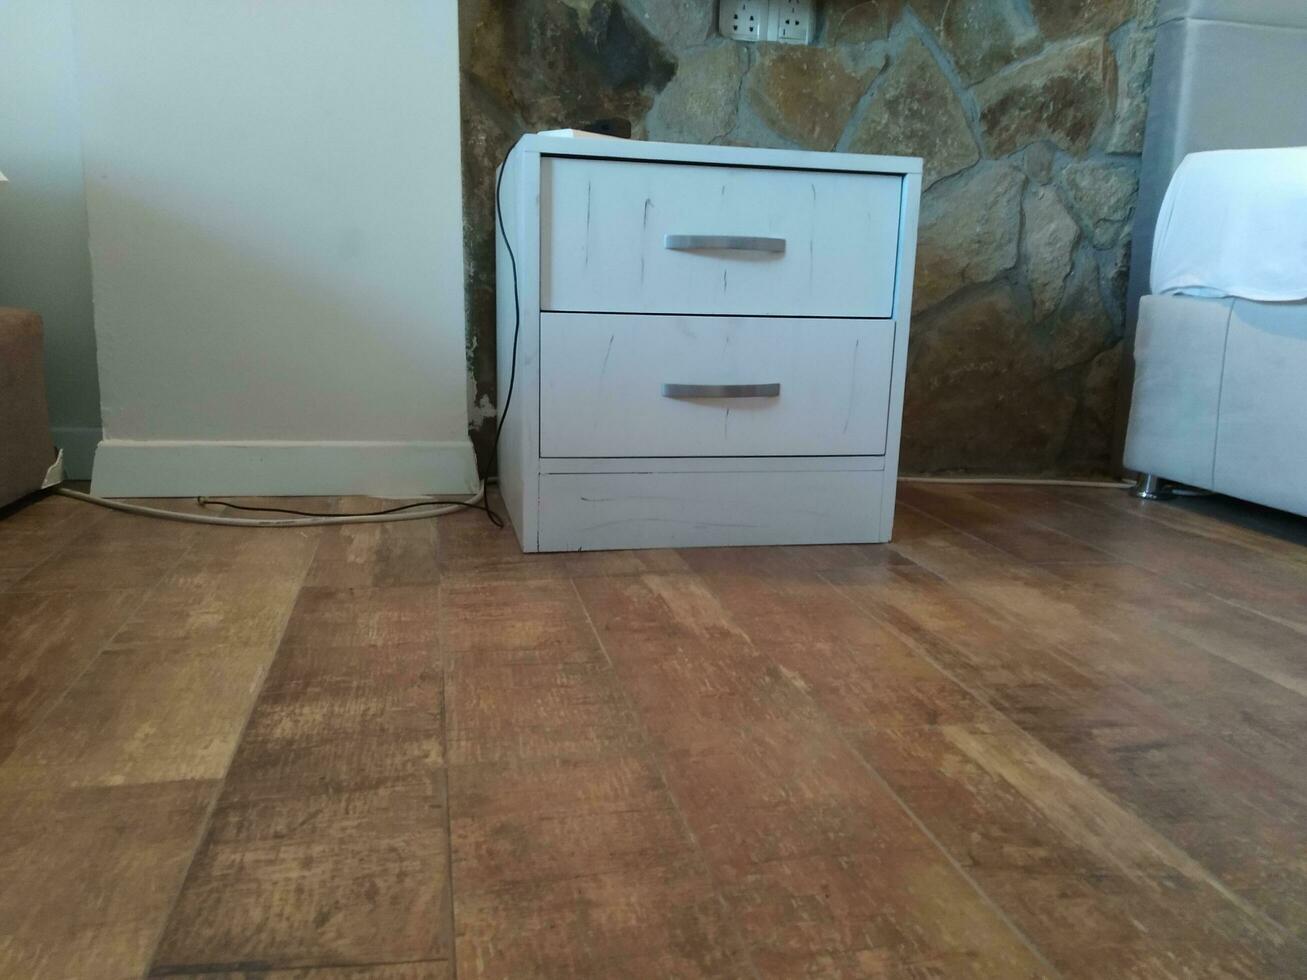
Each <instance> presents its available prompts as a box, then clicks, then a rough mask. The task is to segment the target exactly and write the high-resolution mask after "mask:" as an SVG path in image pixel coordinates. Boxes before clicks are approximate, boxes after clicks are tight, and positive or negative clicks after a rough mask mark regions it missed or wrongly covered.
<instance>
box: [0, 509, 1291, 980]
mask: <svg viewBox="0 0 1307 980" xmlns="http://www.w3.org/2000/svg"><path fill="white" fill-rule="evenodd" d="M313 503H314V504H316V505H317V506H320V507H324V508H330V507H333V506H334V507H336V508H342V507H355V506H358V505H359V504H360V503H361V502H360V501H348V500H346V501H316V502H313ZM175 506H178V507H187V506H189V505H187V504H185V503H179V504H176V505H175ZM1223 508H1224V509H1223ZM1258 513H1260V512H1254V511H1252V510H1250V509H1246V508H1245V509H1243V510H1241V509H1240V507H1239V506H1237V505H1223V504H1220V503H1212V502H1199V503H1194V504H1188V505H1186V504H1179V503H1176V504H1142V503H1139V502H1136V501H1133V500H1131V499H1130V498H1128V497H1127V496H1126V495H1124V494H1123V493H1115V492H1110V491H1101V490H1080V489H1075V490H1045V489H1027V488H980V487H968V488H957V487H947V488H945V487H935V486H931V487H924V486H921V485H914V486H910V487H905V488H904V491H903V506H902V509H901V513H900V517H899V525H898V537H897V540H896V543H895V544H894V545H893V546H891V547H884V548H874V547H818V548H762V549H745V550H709V551H680V552H641V553H633V552H632V553H612V554H569V555H553V556H548V555H546V556H534V557H531V556H523V555H521V554H519V553H518V551H517V548H516V545H515V543H514V541H513V539H512V537H511V535H510V534H509V533H508V532H499V531H496V530H495V529H494V528H492V527H491V526H490V525H489V524H488V523H487V522H486V521H485V519H484V517H482V516H479V515H477V514H474V513H466V514H460V515H458V516H453V517H447V518H442V519H440V520H439V521H436V522H429V521H423V522H413V523H406V524H393V525H384V526H382V525H372V526H356V527H347V528H329V529H308V530H304V529H297V530H276V531H270V530H257V531H245V530H234V529H226V528H205V527H192V526H187V525H181V524H176V523H167V522H158V521H151V520H147V519H142V518H135V517H129V516H124V515H120V514H114V513H110V512H107V511H104V510H101V509H97V508H93V507H90V506H88V505H84V504H81V503H77V502H74V501H72V500H68V499H65V498H61V497H48V498H45V499H42V500H40V501H39V502H36V503H34V504H32V505H30V506H27V507H25V508H22V509H19V510H17V511H11V512H9V513H8V514H7V515H6V516H4V517H3V518H0V977H3V978H20V980H41V978H76V980H98V978H105V980H125V978H129V977H141V976H144V975H154V976H197V977H198V976H203V977H210V978H214V977H221V978H255V977H258V978H267V980H292V978H295V980H419V978H441V980H444V978H452V977H455V976H457V977H463V978H481V977H486V978H489V977H564V978H572V977H605V978H607V977H617V978H624V980H625V978H642V977H657V978H663V977H751V978H761V977H777V978H790V977H840V978H851V977H894V978H955V977H957V978H967V977H996V978H1020V977H1036V976H1039V977H1084V978H1111V977H1139V978H1162V977H1166V978H1209V977H1210V978H1216V977H1296V976H1307V547H1304V545H1303V544H1302V541H1303V539H1304V538H1307V533H1304V529H1305V528H1307V522H1295V521H1293V520H1289V519H1285V520H1282V521H1280V522H1279V523H1278V524H1277V525H1276V526H1275V527H1271V528H1270V529H1269V530H1268V529H1267V528H1264V527H1261V526H1252V525H1251V524H1250V522H1251V521H1252V520H1253V519H1254V518H1257V516H1258Z"/></svg>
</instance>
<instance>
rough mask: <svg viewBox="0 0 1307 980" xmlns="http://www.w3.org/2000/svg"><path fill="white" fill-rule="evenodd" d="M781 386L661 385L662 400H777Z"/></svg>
mask: <svg viewBox="0 0 1307 980" xmlns="http://www.w3.org/2000/svg"><path fill="white" fill-rule="evenodd" d="M780 395H781V386H780V385H779V384H772V385H663V397H664V398H779V397H780Z"/></svg>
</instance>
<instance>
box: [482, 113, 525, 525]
mask: <svg viewBox="0 0 1307 980" xmlns="http://www.w3.org/2000/svg"><path fill="white" fill-rule="evenodd" d="M520 142H522V141H521V139H520V138H519V139H517V140H515V141H514V142H513V145H512V146H510V147H509V148H508V152H507V153H505V154H504V162H503V163H502V164H500V166H499V176H498V177H496V178H495V225H496V227H497V228H498V230H499V235H500V237H501V238H503V239H504V248H505V249H507V250H508V262H509V265H510V266H511V267H512V269H513V355H512V358H511V359H510V360H509V366H508V392H507V394H505V395H504V407H503V408H502V409H500V410H499V419H498V420H497V421H496V423H495V441H494V443H493V444H492V445H491V447H490V462H489V464H488V465H491V466H493V465H495V463H496V461H497V460H498V459H499V437H500V436H502V435H503V434H504V421H505V420H506V419H507V418H508V407H509V406H510V405H511V404H513V385H514V384H515V383H516V381H517V338H518V334H519V333H521V330H522V300H521V297H520V296H518V285H517V256H516V255H514V254H513V243H512V242H511V241H509V240H508V229H507V228H505V227H504V200H503V193H502V191H503V187H504V174H505V173H507V172H508V158H509V157H511V156H512V155H513V151H514V150H516V149H517V144H518V143H520ZM482 503H484V504H485V505H486V516H487V517H489V518H490V520H491V522H492V523H493V524H494V525H495V526H496V527H503V526H504V522H503V519H502V518H500V517H499V515H498V514H496V513H495V512H494V511H493V510H491V509H490V496H489V494H487V495H486V497H485V499H484V500H483V501H482Z"/></svg>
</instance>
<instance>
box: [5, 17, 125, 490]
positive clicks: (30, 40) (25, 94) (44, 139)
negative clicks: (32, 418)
mask: <svg viewBox="0 0 1307 980" xmlns="http://www.w3.org/2000/svg"><path fill="white" fill-rule="evenodd" d="M0 171H3V172H4V174H5V176H7V177H8V178H9V184H8V185H7V186H5V187H0V306H19V307H25V308H27V309H32V310H36V311H37V312H38V313H40V314H41V315H42V316H43V317H44V318H45V352H46V358H45V361H46V363H45V370H46V393H47V397H48V399H49V405H50V422H51V424H52V425H53V426H54V436H55V441H56V442H57V443H58V444H59V445H60V446H61V447H62V448H63V450H64V453H65V457H66V459H65V463H66V470H67V472H68V474H69V475H70V476H72V477H76V478H82V479H85V478H87V477H89V476H90V475H91V457H92V455H93V454H94V452H95V445H96V443H97V442H99V439H100V389H99V383H98V381H97V379H96V370H95V333H94V329H93V327H92V314H91V262H90V256H89V254H88V252H87V247H86V195H85V193H84V191H83V189H82V147H81V136H80V133H79V122H78V107H77V85H76V73H75V62H74V51H73V31H72V6H71V4H70V2H69V0H0Z"/></svg>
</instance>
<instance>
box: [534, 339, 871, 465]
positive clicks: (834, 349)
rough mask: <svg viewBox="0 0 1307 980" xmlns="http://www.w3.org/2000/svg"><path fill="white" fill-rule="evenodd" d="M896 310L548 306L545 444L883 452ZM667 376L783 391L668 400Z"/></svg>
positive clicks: (613, 451)
mask: <svg viewBox="0 0 1307 980" xmlns="http://www.w3.org/2000/svg"><path fill="white" fill-rule="evenodd" d="M893 356H894V321H893V320H853V319H839V320H822V319H790V318H785V319H778V318H774V317H692V318H687V317H674V316H631V315H627V314H588V313H545V314H542V316H541V319H540V368H541V370H540V378H541V383H540V452H541V454H542V455H543V456H550V457H580V456H600V457H604V456H608V457H620V456H635V457H639V456H877V455H880V454H882V453H884V452H885V441H886V427H887V424H888V417H889V396H890V378H891V367H892V361H893ZM665 383H670V384H712V385H717V384H727V385H732V384H735V385H738V384H780V386H781V391H780V395H779V396H778V397H775V398H747V399H739V400H734V399H688V400H682V399H674V398H664V397H663V396H662V385H663V384H665Z"/></svg>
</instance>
